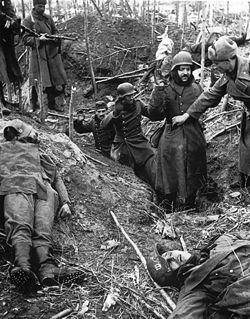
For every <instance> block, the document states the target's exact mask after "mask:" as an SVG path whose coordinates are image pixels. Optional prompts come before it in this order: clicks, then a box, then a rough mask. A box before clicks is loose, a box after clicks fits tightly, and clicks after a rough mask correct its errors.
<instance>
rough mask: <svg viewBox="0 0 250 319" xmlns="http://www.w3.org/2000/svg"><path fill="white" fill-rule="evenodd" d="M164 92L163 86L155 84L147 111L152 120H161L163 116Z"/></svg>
mask: <svg viewBox="0 0 250 319" xmlns="http://www.w3.org/2000/svg"><path fill="white" fill-rule="evenodd" d="M165 104H166V92H165V86H160V85H156V86H155V87H154V89H153V91H152V93H151V96H150V100H149V106H148V113H149V116H150V119H151V120H153V121H161V120H163V119H164V118H165Z"/></svg>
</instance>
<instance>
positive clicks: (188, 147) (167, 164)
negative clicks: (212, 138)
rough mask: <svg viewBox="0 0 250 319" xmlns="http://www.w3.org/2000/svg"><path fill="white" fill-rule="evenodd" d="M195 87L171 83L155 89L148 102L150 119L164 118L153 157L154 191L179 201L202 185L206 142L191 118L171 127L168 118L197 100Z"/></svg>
mask: <svg viewBox="0 0 250 319" xmlns="http://www.w3.org/2000/svg"><path fill="white" fill-rule="evenodd" d="M201 92H202V89H201V87H200V85H199V84H197V83H195V82H194V83H192V84H191V85H189V86H179V85H177V84H176V83H175V82H174V80H170V82H169V83H168V84H167V85H165V86H155V88H154V90H153V92H152V94H151V98H150V103H149V108H148V112H149V115H150V117H151V119H154V120H163V119H165V123H166V124H165V128H164V131H163V133H162V136H161V138H160V140H159V146H158V150H157V156H156V185H155V188H156V191H157V192H159V193H161V194H162V195H168V194H174V193H177V194H178V196H179V197H180V198H181V199H186V198H187V197H188V196H189V195H192V194H194V193H195V192H196V191H197V190H198V189H199V188H200V187H201V186H202V185H204V184H205V182H206V142H205V138H204V134H203V132H202V128H201V126H200V123H199V122H198V121H197V120H195V119H191V120H189V121H187V122H185V123H184V125H181V126H178V127H177V126H176V127H173V126H172V124H171V123H172V118H173V117H174V116H176V115H181V114H183V113H185V111H186V110H187V109H188V107H189V106H190V105H191V104H192V103H193V102H194V101H195V100H196V99H197V98H198V96H199V95H200V94H201Z"/></svg>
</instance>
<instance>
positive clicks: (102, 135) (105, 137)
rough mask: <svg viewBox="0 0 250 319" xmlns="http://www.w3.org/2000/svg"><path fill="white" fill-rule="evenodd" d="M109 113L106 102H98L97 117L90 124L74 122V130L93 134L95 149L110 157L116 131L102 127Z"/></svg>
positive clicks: (96, 107) (96, 106) (80, 121)
mask: <svg viewBox="0 0 250 319" xmlns="http://www.w3.org/2000/svg"><path fill="white" fill-rule="evenodd" d="M107 113H108V107H107V104H106V103H105V102H104V101H98V102H96V104H95V115H94V116H93V117H92V119H91V120H90V121H88V122H84V121H83V120H82V119H76V120H74V129H75V130H76V132H77V133H91V132H92V133H93V136H94V140H95V147H96V149H97V150H99V151H100V152H101V153H102V154H103V155H104V156H107V157H110V150H111V145H112V143H113V140H114V136H115V130H114V127H113V126H111V127H110V128H109V129H103V128H101V127H100V123H101V121H102V120H103V119H104V117H105V116H106V115H107Z"/></svg>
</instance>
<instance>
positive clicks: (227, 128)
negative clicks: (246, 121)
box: [208, 121, 241, 142]
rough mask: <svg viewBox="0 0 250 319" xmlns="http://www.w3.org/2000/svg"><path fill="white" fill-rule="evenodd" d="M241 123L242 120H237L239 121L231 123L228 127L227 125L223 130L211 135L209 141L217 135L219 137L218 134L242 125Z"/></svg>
mask: <svg viewBox="0 0 250 319" xmlns="http://www.w3.org/2000/svg"><path fill="white" fill-rule="evenodd" d="M240 123H241V121H240V122H237V123H235V124H232V125H230V126H227V127H225V128H223V129H222V130H220V131H219V132H217V133H215V134H214V135H213V136H211V137H210V139H209V140H208V142H211V141H212V139H214V138H215V137H217V136H219V135H221V134H223V133H225V132H226V131H228V130H231V129H232V128H234V127H236V126H238V125H240Z"/></svg>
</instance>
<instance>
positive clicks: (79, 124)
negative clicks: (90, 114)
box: [73, 120, 93, 133]
mask: <svg viewBox="0 0 250 319" xmlns="http://www.w3.org/2000/svg"><path fill="white" fill-rule="evenodd" d="M92 124H93V123H92V120H90V121H88V122H85V123H84V122H83V121H80V120H74V123H73V125H74V129H75V131H76V132H77V133H91V132H93V125H92Z"/></svg>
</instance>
